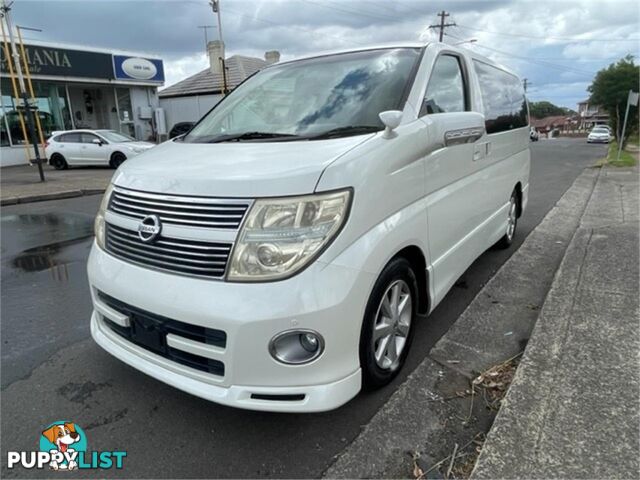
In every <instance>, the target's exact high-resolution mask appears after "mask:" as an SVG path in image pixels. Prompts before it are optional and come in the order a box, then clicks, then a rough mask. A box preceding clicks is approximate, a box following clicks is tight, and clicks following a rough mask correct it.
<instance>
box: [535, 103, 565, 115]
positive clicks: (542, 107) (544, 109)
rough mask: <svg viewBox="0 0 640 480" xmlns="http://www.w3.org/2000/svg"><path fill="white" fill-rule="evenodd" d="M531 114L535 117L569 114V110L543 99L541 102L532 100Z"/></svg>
mask: <svg viewBox="0 0 640 480" xmlns="http://www.w3.org/2000/svg"><path fill="white" fill-rule="evenodd" d="M529 114H530V115H531V116H532V117H533V118H544V117H551V116H554V115H568V114H569V110H568V109H566V108H564V107H559V106H557V105H554V104H553V103H551V102H547V101H546V100H543V101H541V102H531V103H530V104H529Z"/></svg>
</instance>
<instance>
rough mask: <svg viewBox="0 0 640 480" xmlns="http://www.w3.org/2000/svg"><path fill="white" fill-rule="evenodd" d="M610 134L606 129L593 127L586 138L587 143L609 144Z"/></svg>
mask: <svg viewBox="0 0 640 480" xmlns="http://www.w3.org/2000/svg"><path fill="white" fill-rule="evenodd" d="M610 141H611V132H610V131H609V128H608V127H593V130H591V132H590V133H589V135H588V136H587V143H609V142H610Z"/></svg>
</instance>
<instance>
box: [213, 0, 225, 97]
mask: <svg viewBox="0 0 640 480" xmlns="http://www.w3.org/2000/svg"><path fill="white" fill-rule="evenodd" d="M209 5H211V9H212V10H213V13H215V14H216V17H217V18H218V39H219V40H220V43H221V44H222V48H223V50H222V51H223V52H225V48H224V40H222V18H221V17H220V0H210V1H209ZM220 62H221V63H222V84H223V86H222V94H223V95H226V94H227V92H228V91H229V88H228V87H227V66H226V64H225V60H224V55H223V57H222V58H221V59H220Z"/></svg>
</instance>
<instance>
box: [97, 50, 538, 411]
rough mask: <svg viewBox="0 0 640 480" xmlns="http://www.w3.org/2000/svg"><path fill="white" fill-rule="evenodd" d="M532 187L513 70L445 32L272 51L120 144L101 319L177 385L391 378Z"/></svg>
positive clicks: (508, 231) (237, 392) (134, 357)
mask: <svg viewBox="0 0 640 480" xmlns="http://www.w3.org/2000/svg"><path fill="white" fill-rule="evenodd" d="M528 187H529V121H528V112H527V103H526V100H525V97H524V92H523V90H522V87H521V84H520V81H519V79H518V78H517V77H516V76H515V75H514V74H513V73H511V72H510V71H509V70H507V69H505V68H504V67H501V66H498V65H496V64H494V63H493V62H492V61H490V60H488V59H486V58H483V57H480V56H477V55H475V54H474V53H471V52H468V51H466V50H463V49H459V48H456V47H452V46H449V45H445V44H440V43H433V44H429V45H427V46H424V45H405V44H403V45H395V46H392V47H377V48H368V49H360V50H356V51H349V52H341V53H334V54H327V55H321V56H316V57H312V58H305V59H299V60H294V61H290V62H284V63H279V64H275V65H272V66H269V67H267V68H265V69H264V70H262V71H260V72H259V73H257V74H256V75H254V76H252V77H251V78H249V79H248V80H247V81H246V82H244V83H243V84H242V85H240V86H239V87H238V88H237V89H236V90H235V91H233V92H232V93H231V94H230V95H228V96H227V97H226V98H224V100H222V101H221V102H220V103H219V104H218V105H217V106H216V107H215V108H213V109H212V110H211V111H210V112H209V113H208V114H207V115H206V116H205V117H204V118H202V120H200V122H198V123H197V124H196V125H195V126H194V128H193V129H192V130H191V131H190V132H189V133H188V134H187V135H186V136H184V137H182V138H179V139H174V140H172V141H168V142H166V143H164V144H162V145H160V146H158V147H155V148H154V149H152V150H150V151H149V152H146V153H143V154H141V155H140V156H139V157H136V158H135V159H133V160H131V161H129V162H126V163H125V164H123V165H122V166H121V167H120V168H119V169H118V171H117V172H116V174H115V175H114V178H113V182H112V184H111V186H110V187H109V189H108V190H107V192H106V194H105V196H104V200H103V202H102V205H101V207H100V211H99V213H98V216H97V218H96V222H95V224H96V228H95V230H96V241H95V244H94V246H93V249H92V251H91V255H90V258H89V266H88V271H89V282H90V284H91V293H92V299H93V305H94V312H93V316H92V319H91V332H92V335H93V338H94V339H95V340H96V342H97V343H98V344H100V345H101V346H102V347H103V348H104V349H106V350H107V351H108V352H110V353H112V354H113V355H115V356H116V357H118V358H119V359H121V360H123V361H124V362H126V363H128V364H129V365H132V366H133V367H135V368H137V369H139V370H141V371H142V372H144V373H147V374H148V375H151V376H152V377H155V378H157V379H159V380H161V381H163V382H166V383H168V384H169V385H172V386H174V387H177V388H179V389H181V390H184V391H186V392H189V393H191V394H194V395H198V396H200V397H203V398H206V399H208V400H211V401H214V402H218V403H221V404H225V405H231V406H234V407H241V408H248V409H255V410H270V411H288V412H312V411H323V410H330V409H334V408H337V407H339V406H340V405H342V404H344V403H345V402H347V401H348V400H350V399H351V398H353V397H354V396H355V395H356V394H357V393H358V392H359V391H360V389H361V388H362V387H366V388H376V387H380V386H383V385H385V384H387V383H388V382H389V381H391V379H392V378H393V377H394V376H395V375H396V374H397V373H398V371H399V370H400V369H401V368H402V365H403V363H404V361H405V358H406V357H407V353H408V351H409V347H410V345H411V339H412V336H413V332H414V327H415V322H416V319H417V315H418V314H427V313H429V312H431V311H432V310H433V309H434V308H435V307H436V306H437V305H438V303H439V302H440V301H441V300H442V299H443V297H444V296H445V295H446V293H447V291H448V290H449V289H450V288H451V286H452V285H453V284H454V282H455V281H456V279H457V278H458V277H460V275H461V274H462V273H463V272H464V271H465V270H466V269H467V268H468V267H469V266H470V265H471V263H472V262H473V261H474V260H475V259H476V258H477V257H478V256H479V255H480V254H482V253H483V252H484V251H485V250H487V249H488V248H490V247H491V246H493V245H498V246H500V247H508V246H509V245H510V244H511V243H512V241H513V238H514V234H515V230H516V225H517V221H518V217H520V215H521V214H522V212H523V211H524V209H525V206H526V204H527V192H528Z"/></svg>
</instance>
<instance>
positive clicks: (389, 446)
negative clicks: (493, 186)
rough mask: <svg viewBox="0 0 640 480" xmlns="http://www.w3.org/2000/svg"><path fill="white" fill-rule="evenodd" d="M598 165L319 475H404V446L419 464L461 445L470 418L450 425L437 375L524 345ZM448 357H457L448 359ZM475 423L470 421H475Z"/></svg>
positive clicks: (458, 374)
mask: <svg viewBox="0 0 640 480" xmlns="http://www.w3.org/2000/svg"><path fill="white" fill-rule="evenodd" d="M598 173H599V170H595V169H587V170H585V171H584V172H583V173H582V174H581V175H580V176H579V177H578V179H576V181H575V182H574V184H573V185H572V187H571V188H570V189H569V190H567V192H565V194H564V195H563V197H562V198H561V199H560V201H558V203H557V204H556V206H554V208H553V209H552V210H551V211H550V212H549V213H548V214H547V216H546V217H545V218H544V219H543V221H542V222H541V223H540V225H539V226H538V227H537V228H536V229H535V230H534V231H533V232H532V233H531V234H530V235H529V237H528V238H527V239H526V240H525V242H524V244H523V245H522V246H521V247H520V249H519V250H518V251H517V252H516V253H514V255H513V256H512V257H511V258H510V259H509V260H508V261H507V262H506V263H505V264H504V265H503V266H502V267H501V268H500V270H498V272H497V273H496V275H495V276H494V277H493V278H492V280H491V281H489V282H488V283H487V285H486V286H485V287H484V288H483V289H482V290H481V291H480V292H479V293H478V295H477V296H476V298H475V299H474V300H473V301H472V302H471V304H469V306H468V307H467V309H466V310H465V312H463V314H462V315H461V316H460V318H459V319H458V320H457V321H456V323H455V325H454V326H453V327H452V329H450V330H449V332H447V333H446V334H445V335H444V336H443V338H442V339H441V340H440V341H439V342H438V344H436V346H435V347H434V349H433V350H432V352H431V353H430V356H429V357H431V358H429V357H427V358H426V359H425V360H423V361H422V363H421V364H420V365H419V366H418V367H417V368H416V370H415V371H414V372H413V373H412V374H411V375H410V376H409V377H408V379H407V380H406V381H405V382H404V383H403V384H402V385H401V386H400V388H398V390H397V391H396V392H394V394H393V395H392V396H391V398H390V399H389V400H388V402H387V403H386V404H385V405H384V406H383V407H382V408H381V409H380V410H379V411H378V413H376V415H375V416H374V417H373V418H372V419H371V420H370V421H369V423H368V424H367V425H366V426H365V427H364V428H363V431H362V432H361V433H360V434H359V436H358V437H357V438H356V439H355V440H354V441H353V442H352V443H351V444H350V445H349V446H348V447H347V448H345V450H343V452H342V453H341V454H340V455H339V456H337V459H336V461H335V462H334V464H333V465H332V466H331V467H329V469H327V471H325V473H324V475H323V477H325V478H376V477H380V478H398V477H402V476H407V475H410V474H411V472H410V470H407V463H408V460H407V458H408V455H407V452H409V451H415V452H419V453H421V455H422V458H423V459H424V460H425V462H426V463H425V465H432V464H433V463H434V462H436V461H437V460H439V458H441V457H442V456H443V453H442V452H443V451H446V449H447V448H448V447H452V446H453V443H451V442H456V443H459V444H460V445H462V444H463V443H465V441H466V440H468V436H469V435H470V434H471V435H473V433H472V432H473V429H472V428H468V425H467V426H465V427H460V428H458V429H457V431H455V430H456V428H457V427H455V428H452V427H451V426H450V425H458V424H460V422H459V421H458V420H459V414H460V411H459V410H456V409H455V407H453V406H452V405H451V404H450V403H445V402H443V401H442V390H443V383H447V382H452V383H456V382H457V383H458V385H464V384H465V382H466V385H467V386H468V378H471V377H473V376H475V374H476V373H477V372H480V371H483V370H484V369H486V368H488V367H489V366H491V365H493V364H495V363H499V362H500V361H503V360H505V359H506V358H510V357H512V356H513V355H514V354H517V353H519V352H521V351H522V350H523V348H524V345H525V344H526V342H527V341H528V338H529V335H530V332H531V330H532V329H533V326H534V324H535V321H536V319H537V317H538V314H539V307H540V306H541V305H542V304H543V303H544V299H545V297H546V295H547V292H548V290H549V288H550V287H551V284H552V281H553V278H554V274H555V272H556V270H557V267H558V265H559V264H560V262H561V260H562V257H563V256H564V254H565V250H566V248H567V245H569V242H570V240H571V238H572V237H573V235H574V233H575V231H576V229H577V228H578V225H579V222H580V218H581V217H582V215H583V212H584V210H585V207H586V205H587V203H588V200H589V198H590V196H591V194H592V192H593V189H594V186H595V182H596V178H597V175H598ZM505 333H510V334H509V335H504V334H505ZM452 359H455V361H456V362H458V363H454V364H452V363H450V362H449V361H450V360H452ZM461 379H465V380H464V381H463V380H461ZM462 389H463V388H462ZM476 403H477V404H478V405H477V406H478V407H480V408H482V409H484V405H479V404H480V403H481V402H476ZM472 406H473V405H472ZM458 408H459V407H458ZM467 409H468V407H467ZM476 413H477V411H476ZM466 414H467V411H466V410H465V411H464V415H466ZM474 416H475V413H474ZM478 416H479V417H480V416H482V414H481V413H479V414H478ZM485 418H486V415H485ZM481 423H482V422H479V423H478V424H477V425H475V427H476V428H478V429H480V424H481ZM445 425H447V427H446V428H445V427H444V426H445ZM488 428H489V426H488V425H487V426H486V430H484V431H487V430H488ZM452 430H454V431H452ZM446 442H448V443H451V445H443V443H446ZM432 473H434V472H432ZM436 473H437V472H436Z"/></svg>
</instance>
